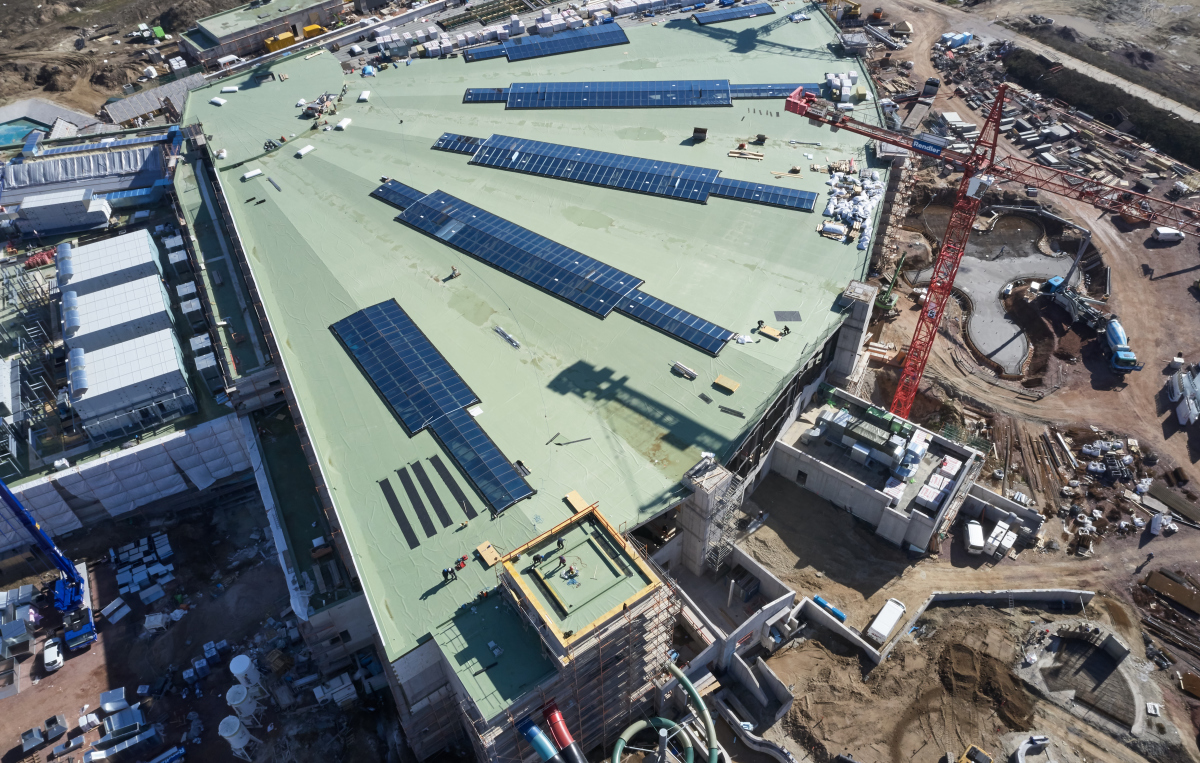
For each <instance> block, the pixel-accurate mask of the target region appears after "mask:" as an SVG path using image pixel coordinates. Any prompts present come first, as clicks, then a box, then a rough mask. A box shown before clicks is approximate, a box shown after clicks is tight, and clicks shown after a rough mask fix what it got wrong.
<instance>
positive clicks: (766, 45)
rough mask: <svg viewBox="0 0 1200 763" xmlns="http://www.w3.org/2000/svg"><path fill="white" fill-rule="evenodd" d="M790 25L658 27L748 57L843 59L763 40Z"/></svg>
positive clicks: (674, 23) (683, 22) (684, 23)
mask: <svg viewBox="0 0 1200 763" xmlns="http://www.w3.org/2000/svg"><path fill="white" fill-rule="evenodd" d="M787 23H790V22H788V20H787V16H784V17H783V18H780V19H776V20H774V21H772V22H770V23H768V24H763V25H762V26H760V27H751V28H749V29H742V30H739V31H734V30H732V29H727V28H724V27H719V26H716V25H713V24H708V25H705V26H701V25H700V24H697V23H696V22H695V21H693V20H692V19H690V18H686V19H671V20H670V21H668V22H667V23H665V24H663V25H662V27H663V28H666V29H671V30H676V29H678V30H684V31H689V32H696V33H698V34H702V35H705V36H707V37H710V38H712V39H714V40H716V41H717V42H723V43H725V44H726V45H729V46H730V47H731V48H732V49H733V52H734V53H751V52H753V51H755V50H765V51H769V52H771V53H778V54H780V55H785V56H797V57H799V58H813V59H818V60H822V61H837V60H840V59H842V58H844V56H842V55H840V54H838V53H836V52H834V51H833V50H832V49H831V48H827V49H824V50H822V49H819V48H798V47H796V46H795V45H786V44H784V43H780V42H771V41H770V40H768V39H766V38H767V36H768V35H769V34H771V32H773V31H775V30H776V29H778V28H779V27H781V26H783V25H784V24H787Z"/></svg>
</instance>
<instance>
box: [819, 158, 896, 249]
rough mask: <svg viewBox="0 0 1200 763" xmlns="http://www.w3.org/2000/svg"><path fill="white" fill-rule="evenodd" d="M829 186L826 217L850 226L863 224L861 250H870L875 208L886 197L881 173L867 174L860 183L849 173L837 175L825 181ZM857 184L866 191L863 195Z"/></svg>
mask: <svg viewBox="0 0 1200 763" xmlns="http://www.w3.org/2000/svg"><path fill="white" fill-rule="evenodd" d="M825 185H827V186H829V202H828V203H827V204H826V205H825V212H824V215H825V216H826V217H832V218H834V219H835V220H841V221H842V222H843V223H845V224H846V226H847V227H850V226H853V225H854V223H855V222H861V223H862V228H861V233H860V234H859V238H858V248H859V249H860V250H866V248H867V247H868V246H870V244H871V234H872V232H873V231H872V228H871V225H872V221H873V219H874V216H875V207H877V206H878V205H879V202H880V200H881V199H882V198H883V191H884V184H883V182H881V181H880V179H879V172H878V171H877V170H871V171H869V172H867V171H864V172H863V173H862V174H861V175H860V177H859V178H858V180H857V182H855V180H854V178H852V177H849V178H848V177H847V176H846V173H843V172H835V173H833V175H832V176H830V178H829V180H826V181H825ZM856 185H858V186H859V187H861V188H862V192H861V193H855V192H854V187H855V186H856ZM851 194H854V195H851Z"/></svg>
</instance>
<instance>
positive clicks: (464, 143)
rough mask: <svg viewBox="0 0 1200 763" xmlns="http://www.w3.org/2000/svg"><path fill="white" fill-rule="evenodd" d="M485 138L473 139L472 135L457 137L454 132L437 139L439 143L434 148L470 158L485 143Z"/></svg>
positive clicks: (443, 134) (446, 133)
mask: <svg viewBox="0 0 1200 763" xmlns="http://www.w3.org/2000/svg"><path fill="white" fill-rule="evenodd" d="M483 140H484V139H483V138H472V137H471V136H470V135H455V134H454V133H452V132H444V133H442V137H440V138H438V139H437V143H434V144H433V148H434V149H435V150H437V151H449V152H451V153H454V154H466V155H468V156H470V155H472V154H474V153H475V152H476V151H478V150H479V146H480V144H482V143H483Z"/></svg>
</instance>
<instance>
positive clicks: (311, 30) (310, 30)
mask: <svg viewBox="0 0 1200 763" xmlns="http://www.w3.org/2000/svg"><path fill="white" fill-rule="evenodd" d="M320 34H325V29H324V27H322V26H321V25H320V24H309V25H308V26H306V27H304V39H306V40H307V39H308V38H310V37H316V36H317V35H320Z"/></svg>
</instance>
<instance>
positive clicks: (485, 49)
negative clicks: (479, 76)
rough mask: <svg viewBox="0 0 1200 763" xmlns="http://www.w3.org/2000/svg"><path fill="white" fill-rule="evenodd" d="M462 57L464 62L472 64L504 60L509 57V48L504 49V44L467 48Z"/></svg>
mask: <svg viewBox="0 0 1200 763" xmlns="http://www.w3.org/2000/svg"><path fill="white" fill-rule="evenodd" d="M462 55H463V60H464V61H466V62H467V63H469V64H470V63H474V62H476V61H486V60H488V59H489V58H504V57H505V56H507V55H508V48H506V47H504V43H500V44H498V45H484V46H482V47H478V48H467V49H466V50H464V51H463V54H462Z"/></svg>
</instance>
